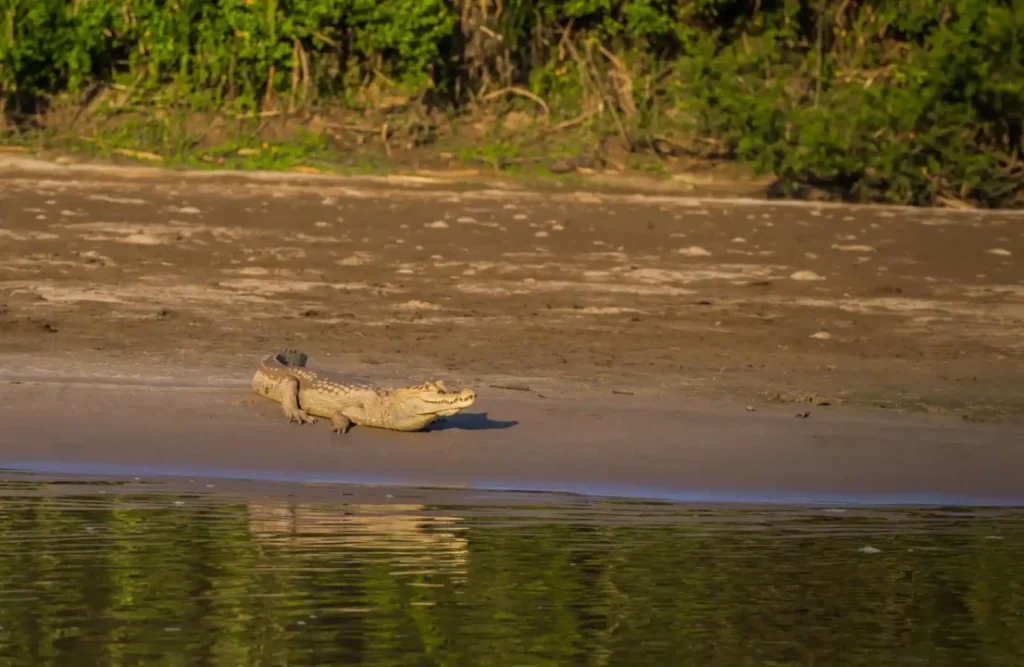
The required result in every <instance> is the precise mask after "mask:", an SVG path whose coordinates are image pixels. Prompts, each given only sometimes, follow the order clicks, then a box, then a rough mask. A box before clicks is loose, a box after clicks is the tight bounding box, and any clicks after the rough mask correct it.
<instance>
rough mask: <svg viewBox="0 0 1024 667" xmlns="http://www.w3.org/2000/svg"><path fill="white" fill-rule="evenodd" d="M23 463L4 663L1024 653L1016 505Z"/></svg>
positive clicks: (956, 658) (1020, 526)
mask: <svg viewBox="0 0 1024 667" xmlns="http://www.w3.org/2000/svg"><path fill="white" fill-rule="evenodd" d="M0 476H2V477H3V481H2V483H0V665H33V666H36V665H38V666H44V665H78V664H81V665H190V666H191V665H318V666H319V665H356V664H360V665H381V666H383V665H473V666H476V665H500V666H502V667H504V666H513V665H630V666H632V665H666V666H668V665H673V666H674V665H704V666H708V667H717V666H722V667H726V666H728V667H733V666H740V665H823V666H824V665H827V666H830V667H844V666H847V665H850V666H852V665H871V666H886V665H941V666H947V665H948V666H949V667H954V666H955V667H962V666H965V665H1007V666H1010V665H1013V666H1014V667H1016V666H1018V665H1020V664H1022V662H1021V661H1022V659H1024V658H1022V656H1024V511H1017V510H1013V509H1007V508H999V509H992V508H988V509H984V508H973V509H972V508H966V507H928V508H920V507H919V508H902V509H897V508H885V509H870V508H864V507H856V506H832V507H821V506H811V505H791V506H760V507H753V506H740V505H693V504H689V505H681V504H674V503H667V502H641V501H635V500H633V501H625V500H616V499H603V498H595V497H586V496H573V495H561V496H560V495H554V494H531V493H496V492H490V493H481V492H475V491H472V492H471V491H444V492H442V491H437V490H429V489H392V490H386V489H380V488H370V487H358V486H343V485H338V486H331V485H322V486H316V487H313V486H303V485H299V484H294V485H286V484H276V485H250V486H249V487H245V488H243V487H240V486H237V485H236V486H235V487H231V486H230V484H226V483H222V482H219V481H216V480H213V481H211V480H196V479H191V480H178V481H170V480H166V479H154V480H140V479H123V480H109V479H108V480H105V481H98V480H90V479H84V478H81V477H76V478H61V477H55V476H46V477H44V476H40V475H32V474H21V473H14V472H10V473H8V474H4V475H0Z"/></svg>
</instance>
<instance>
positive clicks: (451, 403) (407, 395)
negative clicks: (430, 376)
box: [391, 381, 476, 417]
mask: <svg viewBox="0 0 1024 667" xmlns="http://www.w3.org/2000/svg"><path fill="white" fill-rule="evenodd" d="M391 397H392V399H394V400H395V402H396V403H398V404H399V405H401V410H402V411H403V412H405V413H407V414H410V415H416V416H421V417H428V416H436V417H450V416H452V415H454V414H455V413H457V412H458V411H460V410H465V409H466V408H468V407H470V406H471V405H473V403H475V402H476V392H475V391H473V390H472V389H463V390H462V391H458V392H453V391H448V389H447V388H446V387H445V386H444V383H443V382H440V381H438V382H425V383H423V384H421V385H418V386H415V387H402V388H401V389H396V390H394V391H393V392H392V394H391Z"/></svg>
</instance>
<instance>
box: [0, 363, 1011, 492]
mask: <svg viewBox="0 0 1024 667" xmlns="http://www.w3.org/2000/svg"><path fill="white" fill-rule="evenodd" d="M8 361H10V359H9V358H8ZM11 365H12V364H10V363H9V364H8V367H10V366H11ZM156 370H160V369H156ZM163 370H164V371H165V372H164V373H160V374H158V373H154V375H153V377H152V378H151V379H149V380H146V377H145V372H146V369H144V368H141V367H138V366H133V365H131V364H121V365H118V366H115V365H110V364H108V365H106V366H96V367H93V368H89V369H86V368H83V367H81V366H80V367H79V368H78V373H77V375H76V376H75V377H63V378H58V377H56V376H55V374H53V373H50V374H41V373H38V372H37V373H35V374H25V375H21V376H18V377H15V376H12V375H10V374H7V375H5V376H4V377H3V383H2V384H0V423H2V424H3V429H2V430H0V452H2V455H0V466H2V467H8V468H10V467H15V468H27V469H35V470H48V471H55V472H71V473H74V472H78V473H82V472H84V473H96V474H104V473H106V474H114V473H116V474H128V475H140V474H141V475H151V474H172V475H197V476H206V477H223V478H230V477H236V478H244V479H252V480H260V479H265V480H285V481H305V482H312V481H320V482H347V483H371V484H401V485H412V486H416V485H423V486H454V487H471V488H507V489H527V490H531V489H532V490H548V491H568V492H581V493H591V494H601V495H626V496H637V497H647V498H664V499H676V500H689V501H703V502H718V501H730V502H736V501H746V502H773V501H781V502H794V501H797V502H800V501H832V502H862V503H879V502H882V503H891V502H899V503H919V502H920V503H964V504H968V503H982V504H988V503H997V504H1003V503H1024V487H1022V486H1021V485H1020V475H1019V471H1020V470H1021V469H1022V468H1024V448H1022V447H1021V446H1020V443H1021V442H1022V441H1024V430H1022V429H1020V428H1018V427H1011V426H992V425H978V424H966V423H963V422H962V421H958V420H950V419H943V418H936V417H930V418H925V417H902V418H895V417H889V418H884V419H879V418H878V417H877V415H875V414H857V413H853V412H847V413H846V414H828V413H824V412H819V413H816V414H814V415H813V416H812V417H811V418H807V419H799V418H795V417H794V416H793V413H792V410H791V409H789V408H785V407H777V408H773V409H767V410H763V411H760V410H759V411H756V412H748V411H747V410H745V409H744V408H742V407H737V406H727V407H723V406H721V405H712V404H709V403H707V402H705V401H688V402H686V403H679V402H676V401H672V400H669V399H664V398H661V399H657V400H653V401H651V400H648V399H641V398H638V397H636V396H619V397H615V399H609V398H604V399H601V398H597V397H594V396H590V397H587V398H582V397H579V396H567V395H564V394H562V395H557V394H556V395H543V396H537V395H535V394H524V393H519V392H508V391H503V390H500V389H494V388H491V389H487V388H481V399H480V401H479V403H478V405H477V406H475V407H474V408H473V409H471V410H470V411H469V413H467V414H462V415H459V416H457V417H454V418H452V419H451V420H450V421H449V422H448V423H446V424H444V425H442V426H440V427H436V428H435V430H431V431H428V432H423V433H394V432H390V431H381V430H376V429H368V428H356V429H354V430H353V431H351V432H350V433H349V434H347V435H346V436H339V435H336V434H332V433H331V432H330V430H329V428H328V426H327V425H326V424H317V425H314V426H302V427H300V426H297V425H294V424H289V423H287V422H285V421H284V419H283V417H282V416H281V414H280V412H279V411H278V408H277V406H276V405H275V404H273V403H271V402H270V401H266V400H265V399H262V398H258V397H255V396H252V395H250V394H249V393H248V388H247V386H246V384H245V375H247V373H248V371H249V369H248V368H246V367H238V368H236V369H234V372H232V371H231V370H225V369H220V370H215V369H201V368H193V369H180V368H179V369H163ZM200 378H203V379H200Z"/></svg>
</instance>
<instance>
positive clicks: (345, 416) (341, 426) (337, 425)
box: [331, 405, 365, 434]
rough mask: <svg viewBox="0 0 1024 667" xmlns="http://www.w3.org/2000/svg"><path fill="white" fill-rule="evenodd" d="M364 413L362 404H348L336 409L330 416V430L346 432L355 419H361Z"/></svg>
mask: <svg viewBox="0 0 1024 667" xmlns="http://www.w3.org/2000/svg"><path fill="white" fill-rule="evenodd" d="M364 414H365V409H364V407H363V406H362V405H350V406H349V407H347V408H344V409H342V410H338V411H337V412H335V413H334V416H333V417H331V430H332V431H334V432H335V433H342V434H344V433H348V430H349V429H350V428H352V425H353V424H355V423H356V419H362V418H363V416H364Z"/></svg>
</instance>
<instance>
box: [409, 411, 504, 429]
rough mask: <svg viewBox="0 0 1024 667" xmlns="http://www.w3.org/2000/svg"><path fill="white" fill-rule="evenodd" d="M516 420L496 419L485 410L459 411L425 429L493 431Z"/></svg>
mask: <svg viewBox="0 0 1024 667" xmlns="http://www.w3.org/2000/svg"><path fill="white" fill-rule="evenodd" d="M518 423H519V422H517V421H514V420H513V421H507V422H504V421H497V420H494V419H491V418H490V417H488V416H487V413H486V412H470V413H465V412H460V413H459V414H457V415H452V416H451V417H447V418H445V419H443V420H441V421H439V422H434V423H433V424H431V425H430V426H429V427H427V429H426V430H427V431H451V430H460V431H495V430H499V429H505V428H512V427H513V426H515V425H516V424H518Z"/></svg>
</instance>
